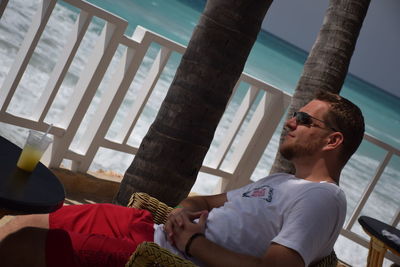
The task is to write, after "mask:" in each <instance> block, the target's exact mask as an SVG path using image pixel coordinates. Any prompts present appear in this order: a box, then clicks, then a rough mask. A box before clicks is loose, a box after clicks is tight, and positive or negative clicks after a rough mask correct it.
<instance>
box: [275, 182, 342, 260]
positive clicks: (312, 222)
mask: <svg viewBox="0 0 400 267" xmlns="http://www.w3.org/2000/svg"><path fill="white" fill-rule="evenodd" d="M341 209H343V201H342V199H341V198H340V196H339V195H338V194H337V193H335V192H332V191H331V190H328V189H325V188H312V189H309V190H307V191H305V192H304V193H303V194H301V195H300V196H299V197H298V199H297V200H296V201H295V202H294V204H293V205H292V207H291V208H289V209H288V211H287V212H285V214H284V218H283V226H282V229H281V231H280V232H279V234H278V235H277V236H276V237H275V238H274V239H273V240H272V242H273V243H277V244H280V245H283V246H285V247H288V248H291V249H293V250H295V251H297V252H298V253H299V254H300V255H301V257H302V258H303V260H304V263H305V266H308V265H309V264H310V263H311V262H312V261H313V260H314V259H316V258H317V257H318V256H319V253H320V251H321V249H322V250H323V248H324V247H325V246H327V245H328V244H329V242H330V240H331V241H332V238H334V239H336V237H337V234H338V228H337V227H338V225H340V226H339V227H340V228H341V227H342V224H343V220H344V218H343V217H344V216H343V210H341ZM344 213H345V212H344ZM333 242H334V241H333Z"/></svg>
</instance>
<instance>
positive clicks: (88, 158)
mask: <svg viewBox="0 0 400 267" xmlns="http://www.w3.org/2000/svg"><path fill="white" fill-rule="evenodd" d="M136 31H145V30H144V29H143V28H138V29H136ZM134 37H136V39H135V40H132V39H129V40H128V41H127V42H129V43H126V44H125V45H127V50H126V52H125V54H124V55H123V57H122V59H121V62H120V63H119V68H118V69H117V70H116V73H115V78H114V82H113V84H112V85H111V88H110V89H109V90H108V92H107V94H106V95H105V96H104V97H103V98H102V102H101V103H100V105H99V110H98V112H96V114H98V116H96V118H94V119H93V120H92V122H91V123H90V125H89V126H88V128H87V131H86V133H85V134H84V136H83V138H82V140H81V143H80V145H79V149H80V151H78V152H79V153H82V154H84V155H85V156H84V157H83V159H82V160H81V161H73V166H72V169H73V170H76V171H80V172H86V171H87V170H88V168H89V166H90V164H91V163H92V161H93V158H94V156H95V155H96V153H97V151H98V148H99V144H100V143H101V141H103V140H104V138H105V136H106V134H107V131H108V129H109V127H110V125H111V123H112V121H113V119H114V118H115V115H116V114H117V112H118V109H119V108H120V106H121V103H122V101H123V100H124V97H125V95H126V93H127V91H128V89H129V86H130V85H131V83H132V80H133V78H134V77H135V75H136V72H137V70H138V69H139V67H140V64H141V62H142V61H143V58H144V56H145V54H146V51H147V50H148V47H149V45H150V43H151V40H150V39H149V38H148V36H147V35H145V33H143V34H138V33H137V32H136V34H134Z"/></svg>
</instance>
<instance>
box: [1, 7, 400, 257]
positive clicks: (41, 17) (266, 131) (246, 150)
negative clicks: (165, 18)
mask: <svg viewBox="0 0 400 267" xmlns="http://www.w3.org/2000/svg"><path fill="white" fill-rule="evenodd" d="M64 1H65V2H67V3H68V4H70V5H73V6H75V7H76V8H78V9H80V13H79V15H78V18H77V19H76V22H75V25H74V27H73V29H72V30H71V32H70V33H69V37H68V42H67V44H66V45H65V46H64V48H63V51H62V53H61V55H60V58H59V59H58V61H57V64H56V66H55V67H54V69H53V71H52V73H51V75H50V79H49V80H48V82H47V84H46V85H44V87H45V90H44V91H43V93H42V94H41V96H40V99H39V101H38V102H37V104H36V107H35V108H34V112H32V113H31V114H30V115H29V116H24V117H22V116H16V115H14V114H11V113H9V112H7V108H8V106H9V104H10V102H11V100H12V98H13V96H14V94H15V91H16V88H17V86H18V84H19V82H20V80H21V77H22V76H23V74H24V72H25V70H26V68H27V66H28V63H29V60H30V59H31V57H32V54H33V51H34V50H35V48H36V46H37V44H38V41H39V38H40V36H41V35H42V33H43V31H44V28H45V26H46V24H47V22H48V20H49V17H50V15H51V13H52V11H53V9H54V7H55V5H56V1H55V0H43V2H42V3H41V5H40V7H39V8H38V11H37V13H36V15H35V16H34V17H33V20H32V23H31V26H30V29H29V31H28V33H27V34H26V36H25V38H24V41H23V43H22V45H21V47H20V49H19V52H18V54H17V56H16V58H15V61H14V63H13V65H12V67H11V69H10V71H9V73H8V75H7V76H6V78H5V81H4V83H3V85H2V87H1V90H0V122H5V123H9V124H12V125H16V126H21V127H25V128H29V129H35V130H39V131H45V130H46V129H47V128H48V126H49V125H48V123H46V122H45V121H44V119H45V118H46V116H47V115H48V113H49V110H50V106H51V105H52V103H53V102H54V99H55V97H56V95H57V93H58V91H59V88H60V85H61V83H62V82H63V80H64V78H65V76H66V74H67V71H68V68H69V67H70V65H71V62H72V60H73V58H74V57H75V55H76V52H77V49H78V47H79V45H80V44H81V41H82V39H83V36H84V35H85V33H86V31H87V29H88V25H89V23H90V22H91V20H92V18H93V17H99V18H101V19H103V20H104V21H105V26H104V28H103V30H102V33H101V34H100V36H99V39H98V41H97V44H96V46H95V48H94V49H93V51H92V54H91V56H90V58H89V60H88V63H87V64H86V66H85V69H84V71H83V72H82V73H81V75H80V78H79V81H78V83H77V84H76V87H75V91H74V94H73V97H72V98H71V99H70V100H69V103H68V105H67V106H68V109H67V110H66V111H65V112H64V114H63V116H62V118H61V119H60V120H59V121H58V122H56V123H54V125H53V127H52V129H51V132H50V133H51V134H52V135H54V144H53V146H52V151H51V160H50V163H49V167H58V166H60V164H61V162H62V161H63V160H64V159H68V160H71V161H72V170H73V171H80V172H86V171H87V170H88V168H89V166H90V164H91V163H92V161H93V158H94V156H95V154H96V153H97V151H98V150H99V148H101V147H103V148H109V149H112V150H116V151H121V152H126V153H130V154H135V153H136V152H137V150H138V147H136V146H132V145H129V144H128V139H129V137H130V136H131V134H132V130H133V129H134V127H135V125H136V124H137V121H138V119H139V117H140V116H141V114H142V111H143V108H144V106H145V105H146V103H147V101H148V99H149V97H150V95H151V93H152V92H153V89H154V87H155V85H156V83H157V81H158V80H159V78H160V75H161V73H162V71H163V69H164V67H165V65H166V64H167V62H168V60H169V58H170V55H171V53H172V52H176V53H178V54H183V53H184V51H185V47H184V46H182V45H180V44H178V43H176V42H174V41H171V40H169V39H167V38H165V37H163V36H160V35H158V34H156V33H154V32H151V31H149V30H147V29H144V28H142V27H137V29H136V30H135V32H134V34H133V36H132V37H128V36H126V35H124V31H125V29H126V27H127V22H126V21H125V20H123V19H121V18H119V17H117V16H115V15H113V14H111V13H108V12H106V11H104V10H102V9H99V8H97V7H95V6H93V5H91V4H89V3H87V2H84V1H81V0H64ZM7 3H8V1H7V0H2V2H1V4H0V16H1V14H2V13H3V11H4V9H5V8H6V5H7ZM151 44H158V45H159V46H160V49H159V52H158V54H157V56H156V58H155V60H154V61H153V63H152V66H151V68H150V70H149V72H148V74H147V76H146V77H145V81H144V83H143V84H142V85H141V88H140V89H139V90H138V95H137V97H136V99H135V102H134V103H133V104H132V105H131V106H130V108H129V109H130V111H128V114H129V116H127V117H126V119H125V122H124V125H123V126H122V129H121V130H120V131H119V134H118V136H117V137H115V138H113V140H110V139H108V138H106V134H107V132H108V130H109V129H110V125H111V123H112V122H113V120H114V119H115V117H116V114H117V111H118V109H119V107H120V106H121V105H122V103H123V101H124V97H125V96H126V94H127V92H128V89H129V87H130V85H131V83H132V81H133V79H134V77H135V74H136V73H137V72H138V69H139V67H140V65H141V63H142V61H143V59H144V57H145V54H146V52H147V51H148V49H149V47H150V45H151ZM118 46H123V47H125V48H126V50H125V53H124V55H123V56H122V60H120V62H119V65H118V66H117V68H116V71H115V73H114V74H113V82H112V83H111V85H110V86H109V88H108V89H107V91H106V92H105V93H104V94H102V96H101V100H100V104H99V105H98V109H97V111H96V113H95V114H96V116H94V118H93V119H92V120H91V121H90V122H89V125H88V127H86V129H87V130H86V131H85V132H84V133H83V134H82V138H81V139H80V141H79V145H78V146H77V147H78V148H75V149H72V148H71V142H72V140H73V139H74V137H75V136H76V134H77V130H78V128H79V126H80V125H81V123H82V120H83V118H84V116H85V114H86V113H87V110H88V108H89V105H90V103H91V102H92V101H93V98H94V96H95V94H96V90H97V89H98V87H99V84H100V83H101V81H102V79H103V77H104V75H105V73H106V70H107V68H108V67H109V65H110V62H111V60H112V58H113V56H114V54H115V52H116V50H117V47H118ZM242 83H245V84H248V85H249V88H248V89H247V92H246V94H245V96H244V97H243V98H242V100H241V103H239V105H238V108H237V110H236V111H235V115H234V120H232V122H231V123H230V125H229V129H228V130H227V131H226V133H225V134H224V138H223V140H222V141H221V143H220V144H219V146H218V149H217V152H216V153H215V154H214V157H213V161H212V162H211V163H209V164H207V165H203V166H202V168H201V171H202V172H205V173H209V174H212V175H215V176H219V177H221V178H222V179H221V181H222V182H221V186H220V188H219V191H227V190H230V189H233V188H237V187H239V186H241V185H244V184H247V183H249V182H250V177H251V174H252V173H253V171H254V169H255V168H256V165H257V164H258V162H259V160H260V158H261V156H262V154H263V153H264V151H265V148H266V147H267V145H268V143H269V141H270V140H271V137H272V135H273V133H274V132H275V130H276V128H277V126H278V124H279V122H280V121H281V119H282V117H283V116H284V113H285V110H286V108H287V107H288V105H289V102H290V96H289V95H288V94H286V93H285V92H283V91H281V90H278V89H276V88H274V87H272V86H271V85H268V84H266V83H264V82H262V81H260V80H257V79H255V78H253V77H251V76H249V75H247V74H245V73H243V74H242V75H241V77H240V79H239V81H238V83H237V85H236V87H235V88H234V92H235V91H236V89H237V88H238V87H239V85H240V84H242ZM260 92H261V94H260ZM256 99H257V100H256ZM255 104H256V107H254V105H255ZM250 111H251V112H250ZM249 113H251V114H252V116H251V118H248V116H249ZM245 120H246V121H247V128H246V130H245V131H244V132H243V134H242V135H241V136H239V137H238V132H239V129H240V128H241V127H242V125H243V123H244V121H245ZM235 138H239V141H238V142H237V144H236V145H235V149H233V152H232V153H231V155H230V156H229V162H228V164H225V166H224V169H223V170H222V169H221V165H222V163H223V162H224V161H225V160H226V159H227V154H228V151H231V148H232V145H233V141H234V140H235ZM365 139H366V140H367V141H369V142H372V143H374V144H375V145H377V146H379V147H381V148H382V149H384V150H386V151H387V155H386V157H385V159H384V160H383V161H382V162H381V164H380V166H379V167H378V169H377V171H376V174H375V176H374V177H373V178H372V180H371V182H370V184H369V186H368V187H367V189H366V190H365V192H364V194H363V195H362V196H361V198H360V200H359V203H358V205H357V207H356V208H355V210H354V212H353V214H352V216H351V218H350V219H349V220H348V222H347V223H346V225H345V227H344V228H343V230H342V235H344V236H346V237H347V238H349V239H351V240H353V241H355V242H357V243H359V244H361V245H363V246H364V247H368V242H367V241H366V240H365V239H364V238H362V237H361V236H359V235H358V234H356V233H354V232H352V231H351V228H352V226H353V225H354V222H355V221H356V220H357V218H358V217H359V215H360V212H361V210H362V209H363V207H364V206H365V203H366V201H367V199H368V197H369V195H370V194H371V192H372V190H373V189H374V187H375V185H376V183H377V182H378V180H379V179H380V177H381V175H382V172H383V170H384V169H385V167H386V166H387V164H388V162H389V161H390V158H391V157H392V155H397V156H400V151H399V150H397V149H395V148H393V147H391V146H389V145H387V144H385V143H383V142H381V141H379V140H377V139H375V138H373V137H371V136H369V135H366V136H365ZM224 163H225V162H224ZM399 220H400V214H399V211H397V213H396V214H395V215H394V218H393V219H392V225H394V226H396V225H397V224H398V223H399ZM389 258H391V259H392V260H393V259H394V258H393V255H391V254H389Z"/></svg>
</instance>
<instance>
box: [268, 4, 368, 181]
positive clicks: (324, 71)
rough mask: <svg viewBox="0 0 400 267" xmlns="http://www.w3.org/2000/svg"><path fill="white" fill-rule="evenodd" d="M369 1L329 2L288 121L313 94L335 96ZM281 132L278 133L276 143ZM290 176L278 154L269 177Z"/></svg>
mask: <svg viewBox="0 0 400 267" xmlns="http://www.w3.org/2000/svg"><path fill="white" fill-rule="evenodd" d="M369 3H370V0H331V1H330V3H329V7H328V9H327V11H326V14H325V18H324V22H323V25H322V28H321V30H320V32H319V34H318V37H317V40H316V41H315V43H314V46H313V47H312V49H311V52H310V54H309V56H308V58H307V60H306V62H305V64H304V69H303V73H302V75H301V77H300V80H299V82H298V84H297V87H296V90H295V93H294V95H293V98H292V102H291V104H290V106H289V111H288V118H289V117H290V116H291V115H292V114H293V112H294V111H297V110H299V109H300V108H301V107H302V106H304V105H305V104H307V103H308V102H309V101H311V100H312V99H313V97H314V95H315V92H316V91H317V90H327V91H330V92H333V93H339V92H340V90H341V89H342V85H343V83H344V79H345V78H346V75H347V71H348V68H349V65H350V59H351V56H352V55H353V52H354V48H355V46H356V42H357V38H358V35H359V33H360V30H361V26H362V23H363V21H364V18H365V16H366V14H367V10H368V7H369ZM284 135H285V130H283V131H282V135H281V138H280V143H282V141H283V136H284ZM277 172H287V173H294V172H295V169H294V166H293V164H291V163H290V162H289V161H288V160H286V159H285V158H283V157H282V156H281V154H280V153H279V151H278V152H277V154H276V158H275V161H274V164H273V166H272V169H271V171H270V173H277Z"/></svg>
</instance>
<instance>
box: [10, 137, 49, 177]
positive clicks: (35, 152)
mask: <svg viewBox="0 0 400 267" xmlns="http://www.w3.org/2000/svg"><path fill="white" fill-rule="evenodd" d="M51 142H52V138H51V137H50V136H48V135H47V134H44V133H42V132H37V131H34V130H30V131H29V135H28V139H27V140H26V143H25V146H24V148H23V149H22V153H21V155H20V156H19V159H18V162H17V167H18V168H20V169H23V170H25V171H28V172H31V171H33V170H34V169H35V167H36V165H37V164H38V162H39V160H40V158H41V157H42V155H43V153H44V152H45V151H46V149H47V148H48V146H49V145H50V143H51Z"/></svg>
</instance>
